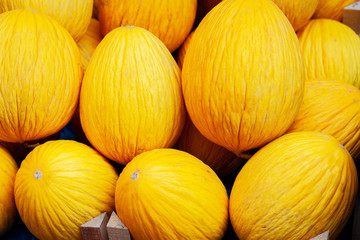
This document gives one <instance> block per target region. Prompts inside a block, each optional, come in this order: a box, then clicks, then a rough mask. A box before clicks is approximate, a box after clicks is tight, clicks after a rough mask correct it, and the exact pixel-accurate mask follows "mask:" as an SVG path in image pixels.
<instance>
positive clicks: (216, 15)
mask: <svg viewBox="0 0 360 240" xmlns="http://www.w3.org/2000/svg"><path fill="white" fill-rule="evenodd" d="M304 81H305V68H304V65H303V60H302V55H301V52H300V46H299V42H298V39H297V37H296V34H295V32H294V29H293V28H292V26H291V24H290V23H289V21H288V20H287V18H286V16H285V15H284V14H283V13H282V12H281V10H280V9H279V8H278V7H277V6H276V5H275V3H274V2H272V1H270V0H260V1H249V0H246V1H234V0H229V1H223V2H221V3H219V4H218V5H217V6H216V7H215V8H213V9H212V10H211V11H210V12H209V13H208V14H207V15H206V16H205V18H204V19H203V20H202V22H201V23H200V25H199V26H198V27H197V29H196V30H195V33H194V35H193V36H192V39H191V41H190V43H189V47H188V49H187V53H186V55H185V59H184V65H183V71H182V86H183V93H184V99H185V104H186V108H187V110H188V113H189V115H190V118H191V120H192V121H193V123H194V125H195V126H196V128H197V129H198V130H199V131H200V132H201V134H202V135H204V136H205V137H206V138H207V139H209V140H211V141H212V142H215V143H216V144H218V145H220V146H223V147H225V148H227V149H228V150H230V151H232V152H234V153H236V154H239V153H241V152H243V151H247V150H249V149H252V148H257V147H260V146H262V145H264V144H266V143H267V142H269V141H271V140H272V139H274V138H276V137H278V136H281V135H282V134H284V133H285V131H286V130H287V128H288V127H290V125H291V123H292V121H293V120H294V118H295V115H296V113H297V111H298V109H299V107H300V104H301V101H302V97H303V89H304Z"/></svg>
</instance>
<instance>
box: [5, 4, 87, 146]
mask: <svg viewBox="0 0 360 240" xmlns="http://www.w3.org/2000/svg"><path fill="white" fill-rule="evenodd" d="M0 39H1V41H0V82H1V85H0V96H1V97H0V116H1V117H0V140H2V141H6V142H24V141H32V140H38V139H43V138H46V137H48V136H50V135H52V134H54V133H56V132H58V131H60V130H61V129H62V128H63V127H64V126H65V125H66V124H67V123H68V122H69V121H70V119H71V117H72V115H73V113H74V111H75V108H76V106H77V103H78V98H79V92H80V85H81V81H82V77H83V69H82V66H81V62H80V53H79V49H78V48H77V46H76V43H75V41H74V39H73V38H72V37H71V36H70V34H69V32H68V31H66V29H65V28H63V27H62V26H61V25H60V24H59V23H57V22H56V21H55V20H53V19H52V18H50V17H48V16H46V15H44V14H41V13H38V12H35V11H30V10H14V11H8V12H5V13H2V14H0Z"/></svg>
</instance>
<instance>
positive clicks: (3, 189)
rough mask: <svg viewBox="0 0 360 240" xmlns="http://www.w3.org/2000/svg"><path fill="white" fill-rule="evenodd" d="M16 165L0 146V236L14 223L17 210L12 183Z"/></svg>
mask: <svg viewBox="0 0 360 240" xmlns="http://www.w3.org/2000/svg"><path fill="white" fill-rule="evenodd" d="M17 170H18V165H17V164H16V162H15V160H14V159H13V158H12V156H11V155H10V153H9V152H8V151H7V150H6V149H5V148H4V147H2V146H0V236H2V235H3V234H4V233H5V232H6V231H7V230H9V229H10V228H11V227H12V225H13V224H14V222H15V219H16V216H17V210H16V205H15V199H14V182H15V175H16V172H17Z"/></svg>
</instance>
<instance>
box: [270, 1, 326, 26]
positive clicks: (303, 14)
mask: <svg viewBox="0 0 360 240" xmlns="http://www.w3.org/2000/svg"><path fill="white" fill-rule="evenodd" d="M273 1H274V2H275V3H276V5H277V6H278V7H279V8H280V9H281V10H282V11H283V13H284V14H285V15H286V17H287V18H288V19H289V21H290V23H291V25H292V26H293V28H294V30H295V31H297V30H299V29H300V28H301V27H303V26H304V25H305V24H306V23H308V22H309V20H310V18H311V16H312V15H313V14H314V12H315V10H316V7H317V6H318V4H319V1H320V0H291V1H289V0H273Z"/></svg>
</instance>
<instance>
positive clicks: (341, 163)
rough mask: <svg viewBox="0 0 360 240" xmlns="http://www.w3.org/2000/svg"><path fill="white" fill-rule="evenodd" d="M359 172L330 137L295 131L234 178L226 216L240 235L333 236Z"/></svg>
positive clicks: (351, 201)
mask: <svg viewBox="0 0 360 240" xmlns="http://www.w3.org/2000/svg"><path fill="white" fill-rule="evenodd" d="M357 190H358V178H357V171H356V167H355V164H354V161H353V159H352V158H351V155H350V154H349V152H348V151H347V150H346V149H345V148H344V147H343V146H342V145H341V144H340V143H339V142H338V141H337V140H336V139H335V138H334V137H331V136H327V135H323V134H320V133H317V132H296V133H289V134H285V135H283V136H281V137H280V138H278V139H276V140H274V141H272V142H271V143H269V144H268V145H266V146H264V147H263V148H261V149H260V150H259V151H258V152H257V153H256V154H255V155H254V156H253V157H252V158H250V159H249V161H248V162H247V163H246V164H245V166H244V167H243V168H242V169H241V171H240V173H239V174H238V176H237V177H236V180H235V182H234V185H233V188H232V192H231V195H230V205H229V212H230V220H231V224H232V226H233V227H234V230H235V232H236V234H237V236H238V237H239V238H240V239H288V240H302V239H304V240H305V239H306V240H308V239H311V238H313V237H315V236H317V235H319V234H321V233H323V232H325V231H328V230H329V232H330V239H336V237H337V236H338V235H339V233H340V231H341V230H342V228H343V227H344V226H345V223H346V222H347V220H348V218H349V217H350V215H351V213H352V210H353V208H354V205H355V200H356V194H357Z"/></svg>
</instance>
